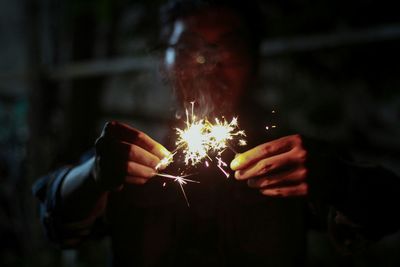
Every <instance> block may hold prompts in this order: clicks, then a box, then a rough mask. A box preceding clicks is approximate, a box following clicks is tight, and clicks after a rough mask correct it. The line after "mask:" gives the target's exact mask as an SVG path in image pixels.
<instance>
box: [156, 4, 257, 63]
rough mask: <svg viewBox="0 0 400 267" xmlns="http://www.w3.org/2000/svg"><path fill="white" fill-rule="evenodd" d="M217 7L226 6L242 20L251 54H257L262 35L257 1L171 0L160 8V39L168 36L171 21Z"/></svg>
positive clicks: (171, 26)
mask: <svg viewBox="0 0 400 267" xmlns="http://www.w3.org/2000/svg"><path fill="white" fill-rule="evenodd" d="M212 7H218V8H228V9H230V10H232V11H233V12H235V13H236V14H237V15H238V16H240V17H241V18H242V20H243V23H244V26H245V28H246V33H247V34H248V37H249V39H248V41H249V42H250V44H251V48H250V49H251V53H252V56H253V57H254V58H255V59H256V61H257V58H258V56H259V50H260V43H261V40H262V37H263V33H264V31H263V28H262V25H263V23H262V22H261V18H262V16H261V13H260V8H259V5H258V3H257V1H252V0H247V1H246V0H186V1H185V0H172V1H169V2H167V3H166V4H165V5H163V6H162V7H161V8H160V23H161V25H160V29H161V31H160V41H161V42H162V43H164V44H165V43H166V41H167V38H168V37H169V36H170V34H171V31H172V28H173V23H174V21H176V20H177V19H179V18H182V17H184V16H188V15H191V14H193V13H196V12H198V11H201V10H204V9H207V8H212Z"/></svg>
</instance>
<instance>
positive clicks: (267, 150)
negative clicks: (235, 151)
mask: <svg viewBox="0 0 400 267" xmlns="http://www.w3.org/2000/svg"><path fill="white" fill-rule="evenodd" d="M302 143H303V142H302V138H301V136H300V135H290V136H286V137H283V138H280V139H277V140H274V141H271V142H267V143H264V144H261V145H259V146H257V147H255V148H253V149H250V150H248V151H246V152H244V153H242V154H240V155H238V156H237V157H236V158H235V159H234V160H233V161H232V162H231V169H232V170H234V171H235V178H236V179H238V180H247V184H248V186H249V187H251V188H256V189H259V190H260V192H261V193H262V194H263V195H266V196H283V197H290V196H305V195H307V193H308V184H307V182H306V178H307V172H308V170H307V168H306V166H305V162H306V159H307V151H306V150H305V149H304V147H303V145H302Z"/></svg>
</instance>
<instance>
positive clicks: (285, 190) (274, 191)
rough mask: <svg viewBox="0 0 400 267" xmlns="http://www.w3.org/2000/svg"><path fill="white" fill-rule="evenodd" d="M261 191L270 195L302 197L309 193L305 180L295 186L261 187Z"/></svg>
mask: <svg viewBox="0 0 400 267" xmlns="http://www.w3.org/2000/svg"><path fill="white" fill-rule="evenodd" d="M260 192H261V194H263V195H266V196H270V197H300V196H306V195H307V194H308V185H307V183H305V182H304V183H300V184H297V185H294V186H287V187H278V188H264V189H260Z"/></svg>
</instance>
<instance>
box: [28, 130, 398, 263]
mask: <svg viewBox="0 0 400 267" xmlns="http://www.w3.org/2000/svg"><path fill="white" fill-rule="evenodd" d="M249 128H250V127H249V126H247V128H245V129H249ZM252 133H253V131H252V130H251V128H250V130H249V131H248V134H249V135H250V137H249V138H248V139H249V140H251V141H253V143H250V144H249V146H248V147H253V146H254V145H257V144H260V143H263V142H266V141H268V140H267V139H268V138H270V139H272V138H273V136H269V133H268V134H266V133H263V134H262V135H261V136H256V135H253V136H252ZM304 145H305V146H306V147H307V149H308V151H309V158H310V161H309V165H310V170H312V171H311V172H310V177H309V181H308V182H309V183H310V196H309V197H308V198H307V199H306V198H270V197H266V196H263V195H261V194H260V192H259V191H258V190H255V189H250V188H248V187H247V184H246V182H243V181H237V180H235V179H234V178H228V179H227V178H226V177H225V176H224V175H223V174H222V173H221V172H220V171H219V170H218V168H216V166H215V165H213V164H211V166H210V167H209V168H205V167H204V166H201V167H200V168H197V169H195V170H191V171H193V172H196V173H197V174H196V175H194V176H193V177H191V178H193V179H195V180H198V181H200V184H192V183H189V184H187V185H184V189H185V192H186V194H187V196H188V199H189V203H190V207H188V206H187V203H186V201H185V199H184V197H183V194H182V191H181V188H180V186H179V184H177V183H174V182H171V181H170V180H166V179H163V178H159V177H155V178H153V179H151V180H150V181H149V182H148V183H147V184H145V185H143V186H137V185H125V186H124V188H123V190H121V191H118V192H111V193H109V195H108V205H107V208H106V212H105V214H104V215H103V216H102V217H100V218H98V220H97V221H96V222H95V223H92V222H89V223H88V222H76V223H65V222H63V220H62V209H60V205H58V202H59V189H60V184H61V183H62V179H63V178H64V177H65V175H66V173H67V172H68V170H69V169H70V168H71V167H66V168H63V169H60V170H58V171H56V172H54V173H52V174H50V175H49V176H47V177H45V178H43V179H42V180H40V181H39V182H38V183H37V184H36V185H35V188H34V191H35V195H36V196H37V197H38V198H39V199H40V200H41V202H42V205H41V207H42V220H43V223H44V226H45V229H46V230H47V234H48V236H49V237H50V238H51V239H52V240H54V241H56V242H58V243H60V244H62V245H64V246H68V244H71V242H70V241H71V240H73V241H76V240H78V241H83V240H85V239H87V238H90V237H95V236H99V235H104V234H107V235H110V236H111V240H112V251H113V266H239V265H240V266H302V265H303V264H304V262H305V255H306V236H305V233H306V228H307V226H308V222H309V219H308V218H309V217H310V216H309V214H312V215H313V217H316V218H322V219H321V220H320V221H322V222H325V221H326V220H327V218H329V219H330V220H329V225H328V229H329V230H330V232H331V233H332V235H333V236H334V239H335V240H336V241H337V242H338V243H341V244H345V246H347V247H350V249H351V246H352V244H353V243H351V242H350V243H349V242H348V241H349V240H351V241H354V242H356V241H357V240H356V239H357V238H358V237H359V236H360V235H359V234H361V236H363V237H365V238H366V239H377V238H379V237H381V236H383V235H385V234H387V233H390V232H393V231H395V230H397V229H398V227H399V220H398V219H397V218H394V217H396V216H394V217H393V214H392V213H390V212H387V210H386V209H385V208H384V207H385V206H386V205H390V204H392V203H397V202H395V201H397V200H398V198H399V196H398V193H396V192H398V191H399V188H400V187H399V184H400V181H399V179H398V177H396V176H395V175H394V174H393V173H391V172H389V171H387V170H384V169H382V168H380V167H367V166H360V165H357V164H355V163H354V162H352V161H349V160H348V159H345V158H342V157H341V156H340V155H339V154H337V153H335V152H334V150H333V149H332V150H330V149H326V147H327V146H326V145H325V144H322V143H319V142H316V141H311V140H309V139H306V141H305V144H304ZM224 156H225V157H226V161H227V162H230V160H231V159H232V158H233V156H234V155H233V154H232V153H231V152H230V151H226V152H224ZM177 165H178V164H175V166H174V167H171V168H169V169H167V170H166V172H168V173H177V172H178V169H177V168H178V166H177ZM231 177H233V173H231ZM164 183H166V185H165V186H164ZM383 192H385V193H383ZM377 196H378V198H377ZM309 206H311V207H312V208H311V210H312V212H309V210H310V209H309ZM72 243H73V244H77V242H72Z"/></svg>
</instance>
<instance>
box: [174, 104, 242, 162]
mask: <svg viewBox="0 0 400 267" xmlns="http://www.w3.org/2000/svg"><path fill="white" fill-rule="evenodd" d="M191 104H192V114H191V115H190V116H189V112H188V111H187V110H186V128H185V129H179V128H177V129H176V132H177V135H178V139H177V141H176V145H177V146H178V147H182V151H183V154H184V156H185V159H184V161H185V164H186V165H192V166H195V165H197V164H198V163H200V162H201V161H202V160H203V159H204V158H207V157H208V158H209V153H210V152H214V153H217V154H218V155H220V154H221V153H222V152H223V151H224V150H225V149H226V148H230V149H232V150H233V148H231V146H230V145H229V142H230V141H232V140H233V139H234V138H235V137H237V136H246V134H245V132H244V131H241V130H238V120H237V117H234V118H233V119H232V120H231V121H230V122H228V121H227V120H226V119H225V118H224V117H222V119H218V118H216V119H215V123H214V124H213V123H211V122H210V121H209V120H208V119H207V118H205V119H197V118H196V116H195V115H194V114H193V106H194V102H191ZM245 143H246V142H245V140H244V139H240V140H239V145H245ZM206 165H207V164H206Z"/></svg>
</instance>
